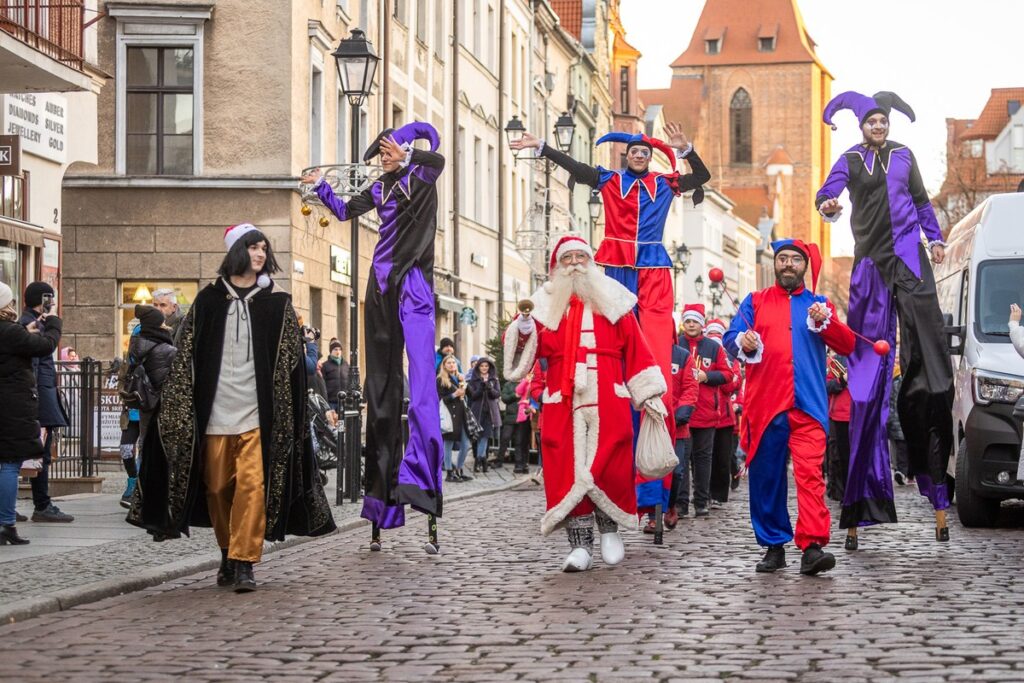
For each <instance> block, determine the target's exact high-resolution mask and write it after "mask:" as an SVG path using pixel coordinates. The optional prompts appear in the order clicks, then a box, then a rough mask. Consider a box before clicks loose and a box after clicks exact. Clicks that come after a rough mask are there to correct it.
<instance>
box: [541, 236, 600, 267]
mask: <svg viewBox="0 0 1024 683" xmlns="http://www.w3.org/2000/svg"><path fill="white" fill-rule="evenodd" d="M570 251H582V252H584V253H585V254H586V255H587V256H589V257H590V258H594V250H593V249H591V248H590V245H589V244H587V241H586V240H585V239H583V238H582V237H580V236H579V235H563V236H562V237H561V238H560V239H559V240H558V242H556V243H555V248H554V249H552V250H551V263H550V264H549V265H550V269H551V270H554V269H555V266H557V265H558V261H559V260H560V259H561V258H562V257H563V256H565V254H566V252H570Z"/></svg>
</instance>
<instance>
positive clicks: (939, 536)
mask: <svg viewBox="0 0 1024 683" xmlns="http://www.w3.org/2000/svg"><path fill="white" fill-rule="evenodd" d="M935 540H936V541H938V542H939V543H947V542H949V527H948V526H944V527H935Z"/></svg>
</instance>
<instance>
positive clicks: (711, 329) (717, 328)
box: [704, 318, 725, 336]
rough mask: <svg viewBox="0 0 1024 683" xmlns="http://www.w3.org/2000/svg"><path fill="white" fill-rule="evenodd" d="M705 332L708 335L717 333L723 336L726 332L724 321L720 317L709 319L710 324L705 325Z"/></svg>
mask: <svg viewBox="0 0 1024 683" xmlns="http://www.w3.org/2000/svg"><path fill="white" fill-rule="evenodd" d="M704 334H706V335H708V336H710V335H712V334H717V335H719V336H722V335H723V334H725V323H723V322H722V321H721V320H719V319H718V318H712V319H711V320H709V321H708V324H707V325H706V326H705V327H704Z"/></svg>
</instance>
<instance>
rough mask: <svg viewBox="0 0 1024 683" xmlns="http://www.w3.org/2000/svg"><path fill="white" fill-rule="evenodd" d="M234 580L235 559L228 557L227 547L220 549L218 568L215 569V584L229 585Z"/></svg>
mask: <svg viewBox="0 0 1024 683" xmlns="http://www.w3.org/2000/svg"><path fill="white" fill-rule="evenodd" d="M234 582H235V561H234V560H229V559H228V549H227V548H221V549H220V569H219V570H218V571H217V585H218V586H230V585H231V584H233V583H234Z"/></svg>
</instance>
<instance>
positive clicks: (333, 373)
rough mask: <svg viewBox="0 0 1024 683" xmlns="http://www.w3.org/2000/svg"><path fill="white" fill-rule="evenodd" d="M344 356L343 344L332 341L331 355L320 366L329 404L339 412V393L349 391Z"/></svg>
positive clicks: (335, 340) (346, 365) (346, 364)
mask: <svg viewBox="0 0 1024 683" xmlns="http://www.w3.org/2000/svg"><path fill="white" fill-rule="evenodd" d="M344 356H345V355H344V354H343V353H342V350H341V342H339V341H338V340H337V339H334V340H332V341H331V346H330V355H329V356H327V360H326V361H324V364H323V365H321V366H320V372H321V374H322V375H323V378H324V383H325V384H326V385H327V402H328V403H330V404H331V408H333V409H334V410H338V393H339V392H342V391H348V363H346V362H345V357H344Z"/></svg>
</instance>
